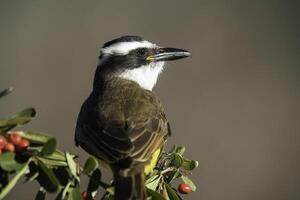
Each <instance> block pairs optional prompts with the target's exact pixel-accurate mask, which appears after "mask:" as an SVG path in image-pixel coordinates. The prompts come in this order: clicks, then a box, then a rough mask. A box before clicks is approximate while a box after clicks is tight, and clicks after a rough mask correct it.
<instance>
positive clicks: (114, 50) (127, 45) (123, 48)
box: [100, 40, 157, 55]
mask: <svg viewBox="0 0 300 200" xmlns="http://www.w3.org/2000/svg"><path fill="white" fill-rule="evenodd" d="M155 47H157V45H156V44H153V43H151V42H148V41H146V40H144V41H141V42H137V41H132V42H119V43H117V44H113V45H111V46H108V47H105V48H102V49H101V50H100V51H101V53H102V54H123V55H124V54H127V53H128V52H130V51H131V50H134V49H138V48H155Z"/></svg>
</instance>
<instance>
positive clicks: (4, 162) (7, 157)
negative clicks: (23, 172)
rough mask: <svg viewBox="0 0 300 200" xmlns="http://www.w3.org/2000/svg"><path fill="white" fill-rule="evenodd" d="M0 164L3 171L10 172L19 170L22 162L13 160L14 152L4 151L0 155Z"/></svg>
mask: <svg viewBox="0 0 300 200" xmlns="http://www.w3.org/2000/svg"><path fill="white" fill-rule="evenodd" d="M0 166H1V168H2V169H4V170H5V171H8V172H11V171H17V170H19V169H20V168H21V167H22V166H23V164H20V163H18V162H17V161H16V160H15V154H14V153H12V152H6V153H4V154H2V155H1V156H0Z"/></svg>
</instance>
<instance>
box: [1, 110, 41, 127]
mask: <svg viewBox="0 0 300 200" xmlns="http://www.w3.org/2000/svg"><path fill="white" fill-rule="evenodd" d="M35 115H36V111H35V109H34V108H27V109H24V110H22V111H21V112H19V113H17V114H15V115H14V116H12V117H11V118H8V119H4V120H0V127H1V129H2V130H3V131H8V130H10V129H12V128H14V127H16V126H18V125H24V124H26V123H28V122H30V121H31V119H32V118H33V117H35Z"/></svg>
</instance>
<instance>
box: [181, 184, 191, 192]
mask: <svg viewBox="0 0 300 200" xmlns="http://www.w3.org/2000/svg"><path fill="white" fill-rule="evenodd" d="M178 191H179V192H180V193H181V194H189V193H191V192H192V188H191V187H190V186H189V185H188V184H186V183H180V184H179V186H178Z"/></svg>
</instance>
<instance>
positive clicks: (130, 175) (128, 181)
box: [114, 166, 146, 200]
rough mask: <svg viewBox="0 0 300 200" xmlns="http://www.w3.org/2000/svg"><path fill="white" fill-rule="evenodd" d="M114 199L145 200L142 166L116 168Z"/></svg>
mask: <svg viewBox="0 0 300 200" xmlns="http://www.w3.org/2000/svg"><path fill="white" fill-rule="evenodd" d="M114 181H115V200H145V199H146V192H145V175H144V167H143V166H135V167H131V168H126V169H118V170H116V171H115V174H114Z"/></svg>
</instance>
